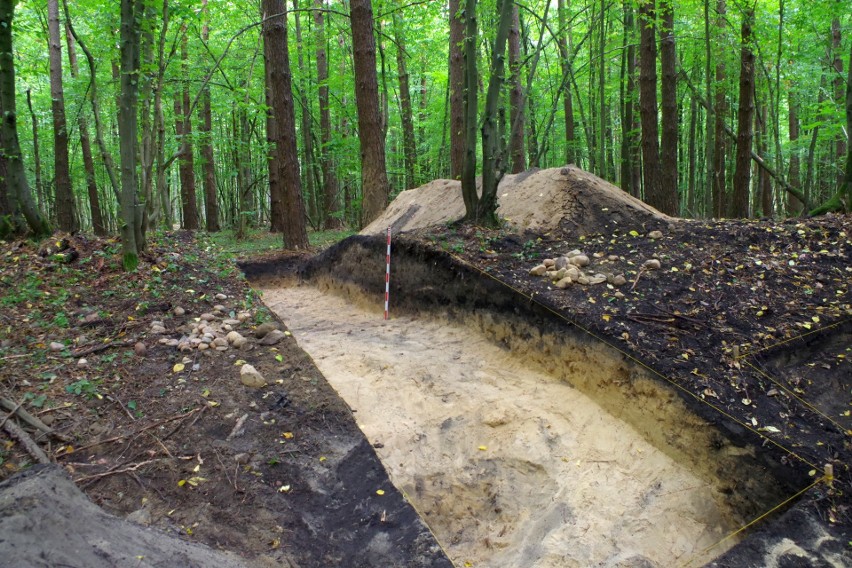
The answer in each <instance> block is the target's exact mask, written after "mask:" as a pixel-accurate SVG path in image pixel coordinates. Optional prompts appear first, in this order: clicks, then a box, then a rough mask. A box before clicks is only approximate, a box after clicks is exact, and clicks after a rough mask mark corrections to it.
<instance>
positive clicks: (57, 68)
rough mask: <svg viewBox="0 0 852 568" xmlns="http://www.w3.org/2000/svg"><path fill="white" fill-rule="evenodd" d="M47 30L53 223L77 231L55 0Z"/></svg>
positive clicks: (49, 4)
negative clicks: (54, 188) (54, 194)
mask: <svg viewBox="0 0 852 568" xmlns="http://www.w3.org/2000/svg"><path fill="white" fill-rule="evenodd" d="M47 32H48V36H49V37H48V39H49V43H50V52H49V57H48V60H49V62H50V98H51V107H52V110H53V145H54V148H53V164H54V172H53V175H54V183H55V184H56V224H57V227H58V228H59V229H60V230H62V231H68V232H71V231H75V230H77V217H76V215H75V214H74V190H73V188H72V186H71V171H70V169H69V166H68V128H67V125H66V121H65V94H64V92H63V89H62V39H61V37H60V34H59V0H47Z"/></svg>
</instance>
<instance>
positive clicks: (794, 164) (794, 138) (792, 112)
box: [787, 85, 805, 216]
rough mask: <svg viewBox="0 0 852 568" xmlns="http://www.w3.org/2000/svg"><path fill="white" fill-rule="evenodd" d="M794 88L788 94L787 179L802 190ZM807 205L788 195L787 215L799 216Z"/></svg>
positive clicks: (797, 117) (796, 97) (796, 103)
mask: <svg viewBox="0 0 852 568" xmlns="http://www.w3.org/2000/svg"><path fill="white" fill-rule="evenodd" d="M793 87H794V88H791V89H790V92H789V93H788V94H787V105H788V108H787V126H788V128H789V132H790V145H791V146H792V150H791V151H790V173H789V175H788V176H787V179H789V180H790V185H792V186H793V187H796V188H801V186H802V179H801V165H800V164H801V161H800V160H801V159H800V154H801V150H800V149H799V99H798V94H797V93H796V90H795V85H794V86H793ZM804 206H805V204H804V203H802V202H801V201H800V200H798V199H796V197H795V196H793V195H791V194H790V193H789V192H788V193H787V215H791V216H793V215H799V214H800V213H801V212H802V209H803V208H804Z"/></svg>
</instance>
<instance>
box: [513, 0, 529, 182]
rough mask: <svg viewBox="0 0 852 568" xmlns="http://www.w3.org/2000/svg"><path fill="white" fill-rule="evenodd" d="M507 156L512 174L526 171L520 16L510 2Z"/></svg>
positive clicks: (514, 5) (516, 7)
mask: <svg viewBox="0 0 852 568" xmlns="http://www.w3.org/2000/svg"><path fill="white" fill-rule="evenodd" d="M509 73H510V74H511V75H510V77H509V124H510V125H511V131H510V133H509V155H510V159H511V161H512V168H511V171H512V173H513V174H517V173H520V172H522V171H524V170H526V169H527V167H526V160H525V155H524V91H523V89H522V88H521V16H520V12H519V9H518V5H517V4H515V3H514V2H512V22H511V25H510V26H509Z"/></svg>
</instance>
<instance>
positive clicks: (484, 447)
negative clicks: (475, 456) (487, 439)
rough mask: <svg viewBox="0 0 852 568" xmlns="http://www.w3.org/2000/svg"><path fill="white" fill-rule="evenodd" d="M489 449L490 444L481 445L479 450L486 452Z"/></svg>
mask: <svg viewBox="0 0 852 568" xmlns="http://www.w3.org/2000/svg"><path fill="white" fill-rule="evenodd" d="M487 449H488V446H479V451H481V452H484V451H485V450H487Z"/></svg>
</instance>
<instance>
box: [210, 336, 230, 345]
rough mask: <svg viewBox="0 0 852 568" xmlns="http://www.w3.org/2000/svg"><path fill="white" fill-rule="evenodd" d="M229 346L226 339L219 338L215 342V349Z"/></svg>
mask: <svg viewBox="0 0 852 568" xmlns="http://www.w3.org/2000/svg"><path fill="white" fill-rule="evenodd" d="M227 346H228V340H227V339H225V338H224V337H217V338H216V339H214V340H213V347H227Z"/></svg>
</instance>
